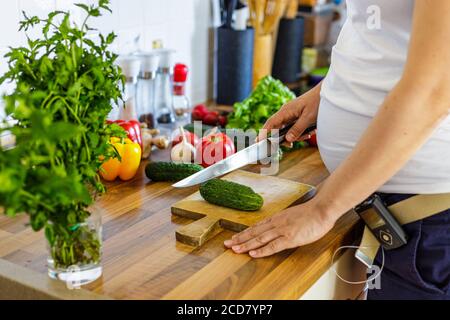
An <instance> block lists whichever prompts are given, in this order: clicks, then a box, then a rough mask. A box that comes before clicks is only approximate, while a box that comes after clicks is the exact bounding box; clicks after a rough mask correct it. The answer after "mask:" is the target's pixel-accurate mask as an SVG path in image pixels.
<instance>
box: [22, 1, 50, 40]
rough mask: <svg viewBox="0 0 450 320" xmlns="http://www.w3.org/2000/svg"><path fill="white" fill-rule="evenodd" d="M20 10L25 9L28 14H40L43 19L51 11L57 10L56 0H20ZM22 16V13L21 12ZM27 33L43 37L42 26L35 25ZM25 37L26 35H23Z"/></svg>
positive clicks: (35, 36)
mask: <svg viewBox="0 0 450 320" xmlns="http://www.w3.org/2000/svg"><path fill="white" fill-rule="evenodd" d="M19 7H20V12H22V11H25V12H26V14H27V16H29V17H31V16H38V17H39V18H41V19H44V18H46V17H47V15H48V13H49V12H50V11H53V10H55V0H19ZM21 18H22V13H21ZM26 34H27V35H28V36H29V37H30V38H32V39H37V38H40V37H42V26H39V25H37V26H35V27H34V28H33V29H29V30H28V31H27V32H26ZM23 38H24V39H25V36H24V37H23Z"/></svg>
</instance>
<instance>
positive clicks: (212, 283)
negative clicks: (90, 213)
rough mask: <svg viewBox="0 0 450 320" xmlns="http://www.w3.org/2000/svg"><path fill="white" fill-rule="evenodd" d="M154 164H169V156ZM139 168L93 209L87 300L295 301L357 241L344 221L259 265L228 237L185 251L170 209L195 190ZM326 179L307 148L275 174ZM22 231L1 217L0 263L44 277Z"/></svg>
mask: <svg viewBox="0 0 450 320" xmlns="http://www.w3.org/2000/svg"><path fill="white" fill-rule="evenodd" d="M153 159H154V160H164V159H168V153H167V152H159V153H155V154H154V155H153ZM144 165H145V163H144V164H143V165H142V166H141V170H140V172H139V173H138V175H137V177H136V178H135V179H133V180H131V181H128V182H120V181H117V182H114V183H108V184H107V187H108V193H107V194H106V195H104V196H103V197H102V198H101V199H100V200H99V201H98V202H97V204H96V206H97V207H98V208H99V209H101V210H102V216H103V239H104V247H103V276H102V277H101V278H100V279H98V280H97V281H95V282H93V283H91V284H89V285H87V286H85V287H84V288H85V289H87V290H90V291H92V292H94V293H98V294H101V295H103V296H107V297H111V298H115V299H161V298H164V299H247V298H249V299H297V298H298V297H300V296H301V295H302V294H303V293H304V292H305V291H306V290H307V289H308V288H309V287H310V286H311V285H312V284H313V283H314V282H315V281H316V280H317V279H318V278H319V277H320V276H321V275H322V273H323V272H324V271H325V270H327V269H328V268H329V267H330V265H331V257H332V255H333V253H334V251H335V250H336V248H338V247H339V246H341V245H344V244H350V243H352V242H354V240H355V238H356V237H357V236H358V233H359V232H357V231H358V230H359V229H360V224H359V222H358V221H359V220H358V218H357V216H356V215H353V214H351V213H349V214H347V215H345V216H344V217H343V218H342V219H341V220H339V222H338V223H337V224H336V226H335V228H334V229H333V230H332V231H331V232H330V233H329V234H328V235H327V236H326V237H325V238H323V239H321V240H320V241H317V242H316V243H313V244H311V245H308V246H304V247H302V248H299V249H296V250H288V251H284V252H282V253H279V254H276V255H274V256H272V257H269V258H264V259H251V258H250V257H249V256H248V255H237V254H234V253H233V252H231V251H230V250H226V249H225V248H224V246H223V241H224V240H226V239H228V238H230V237H231V236H232V235H233V234H234V233H233V232H232V231H229V230H223V229H222V228H218V229H217V230H215V236H214V237H212V238H211V240H209V241H208V242H207V243H205V244H204V245H203V246H201V247H199V248H194V247H191V246H188V245H184V244H181V243H179V242H178V241H176V239H175V230H176V229H177V228H179V227H180V226H184V225H187V224H189V223H192V220H190V219H186V218H182V217H178V216H172V214H171V212H170V207H171V206H172V205H173V204H174V203H176V202H178V201H180V200H182V199H184V198H186V197H187V196H189V195H190V194H192V193H194V192H195V191H196V190H197V189H196V188H195V187H192V188H186V189H174V188H172V187H171V185H170V183H162V182H158V183H153V182H150V181H149V180H148V179H147V178H146V177H145V175H144V172H143V168H144ZM245 170H247V171H250V172H258V171H259V167H258V166H256V165H253V166H249V167H247V168H245ZM327 175H328V173H327V171H326V169H325V168H324V166H323V163H322V161H321V159H320V156H319V153H318V152H317V150H316V149H312V148H308V149H303V150H299V151H295V152H292V153H289V154H286V155H285V157H284V159H283V160H282V162H281V166H280V171H279V173H278V176H279V177H281V178H284V179H288V180H292V181H297V182H301V183H305V184H311V185H317V184H319V183H320V182H321V181H323V179H325V178H326V177H327ZM27 223H28V219H27V216H25V215H22V216H19V217H16V218H7V217H6V216H0V258H1V259H4V260H7V261H9V262H11V263H13V264H16V265H18V266H21V267H25V268H28V269H31V270H34V271H36V272H39V273H41V274H46V272H47V267H46V257H47V250H46V243H45V239H44V235H43V233H42V232H38V233H35V232H33V231H31V228H30V227H29V226H27ZM48 281H54V280H50V279H48Z"/></svg>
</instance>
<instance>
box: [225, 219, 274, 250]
mask: <svg viewBox="0 0 450 320" xmlns="http://www.w3.org/2000/svg"><path fill="white" fill-rule="evenodd" d="M274 227H275V225H274V223H273V221H272V220H271V219H269V220H267V222H266V220H264V221H262V222H260V223H259V224H257V225H254V226H253V227H249V228H247V229H245V230H244V231H242V232H241V233H238V234H236V235H234V236H233V237H232V238H231V240H226V241H225V242H224V245H225V246H226V247H227V248H231V247H233V246H236V245H240V244H242V243H244V242H247V241H249V240H250V239H253V238H256V237H257V236H259V235H260V234H262V233H264V232H266V231H268V230H270V229H273V228H274Z"/></svg>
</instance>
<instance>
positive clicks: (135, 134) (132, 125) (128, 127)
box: [107, 120, 143, 150]
mask: <svg viewBox="0 0 450 320" xmlns="http://www.w3.org/2000/svg"><path fill="white" fill-rule="evenodd" d="M107 123H109V124H111V123H116V124H118V125H119V126H121V127H122V128H123V129H124V130H125V131H126V132H127V135H128V139H130V140H131V141H133V142H135V143H138V144H139V146H140V147H141V150H143V149H142V147H143V146H142V134H141V124H140V123H139V121H136V120H129V121H125V120H116V121H109V120H108V121H107Z"/></svg>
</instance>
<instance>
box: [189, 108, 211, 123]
mask: <svg viewBox="0 0 450 320" xmlns="http://www.w3.org/2000/svg"><path fill="white" fill-rule="evenodd" d="M208 113H209V111H208V108H207V107H206V106H205V105H204V104H199V105H197V106H195V108H194V109H193V110H192V119H193V120H200V121H202V120H203V118H205V116H206V115H207V114H208Z"/></svg>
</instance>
